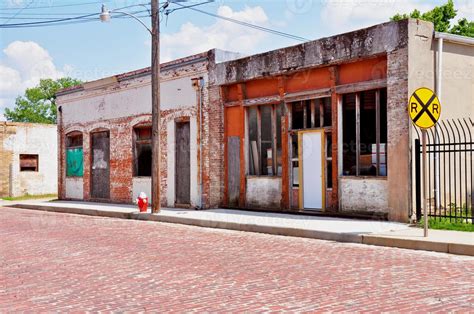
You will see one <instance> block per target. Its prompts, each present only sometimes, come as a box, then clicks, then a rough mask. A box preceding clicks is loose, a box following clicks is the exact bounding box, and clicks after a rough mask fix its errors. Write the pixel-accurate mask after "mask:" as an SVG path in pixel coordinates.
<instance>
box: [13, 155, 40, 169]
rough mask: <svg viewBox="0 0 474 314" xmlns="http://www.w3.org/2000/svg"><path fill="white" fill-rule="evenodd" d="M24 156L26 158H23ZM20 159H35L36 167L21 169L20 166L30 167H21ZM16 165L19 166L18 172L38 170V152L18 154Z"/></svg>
mask: <svg viewBox="0 0 474 314" xmlns="http://www.w3.org/2000/svg"><path fill="white" fill-rule="evenodd" d="M25 157H26V158H25ZM27 157H33V158H27ZM22 159H34V160H35V161H36V167H35V169H34V170H29V169H28V170H26V169H25V170H23V169H22V168H32V167H22V166H21V161H22ZM18 161H19V163H18V165H19V168H20V172H39V155H38V154H19V156H18Z"/></svg>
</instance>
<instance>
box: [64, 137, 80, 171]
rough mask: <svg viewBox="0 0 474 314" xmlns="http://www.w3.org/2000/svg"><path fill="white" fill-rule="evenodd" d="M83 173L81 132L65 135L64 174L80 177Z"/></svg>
mask: <svg viewBox="0 0 474 314" xmlns="http://www.w3.org/2000/svg"><path fill="white" fill-rule="evenodd" d="M83 174H84V164H83V148H82V133H79V132H74V133H71V134H68V135H67V136H66V176H68V177H82V176H83Z"/></svg>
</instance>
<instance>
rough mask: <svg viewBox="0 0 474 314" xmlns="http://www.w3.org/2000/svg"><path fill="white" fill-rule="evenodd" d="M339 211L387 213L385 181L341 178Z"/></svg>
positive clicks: (386, 186) (386, 187) (386, 184)
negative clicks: (362, 210)
mask: <svg viewBox="0 0 474 314" xmlns="http://www.w3.org/2000/svg"><path fill="white" fill-rule="evenodd" d="M340 187H341V190H342V191H343V192H342V193H341V200H340V205H339V209H340V210H341V211H343V212H344V211H350V212H360V211H361V209H362V208H363V209H364V211H367V212H379V213H388V212H389V210H388V182H387V180H386V179H363V178H341V180H340Z"/></svg>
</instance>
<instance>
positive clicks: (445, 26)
mask: <svg viewBox="0 0 474 314" xmlns="http://www.w3.org/2000/svg"><path fill="white" fill-rule="evenodd" d="M456 15H457V10H455V9H454V3H453V0H448V2H447V3H446V4H444V5H441V6H438V7H435V8H434V9H433V10H431V11H428V12H425V13H423V14H422V13H421V12H420V11H419V10H417V9H415V10H413V11H412V12H411V13H409V14H395V15H394V16H392V17H391V18H390V20H392V21H399V20H403V19H407V18H415V19H420V20H424V21H429V22H432V23H433V24H434V29H435V31H437V32H443V33H451V34H456V35H462V36H469V37H474V22H473V21H468V20H467V19H466V18H463V19H460V20H458V22H457V24H454V25H453V26H451V20H452V19H454V18H455V17H456Z"/></svg>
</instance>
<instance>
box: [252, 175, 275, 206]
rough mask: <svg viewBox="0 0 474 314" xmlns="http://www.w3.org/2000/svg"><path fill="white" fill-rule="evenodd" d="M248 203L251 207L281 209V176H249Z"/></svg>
mask: <svg viewBox="0 0 474 314" xmlns="http://www.w3.org/2000/svg"><path fill="white" fill-rule="evenodd" d="M245 196H246V200H245V201H246V204H247V206H248V207H250V208H266V209H279V208H280V202H281V177H264V176H262V177H256V176H247V191H246V193H245Z"/></svg>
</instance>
